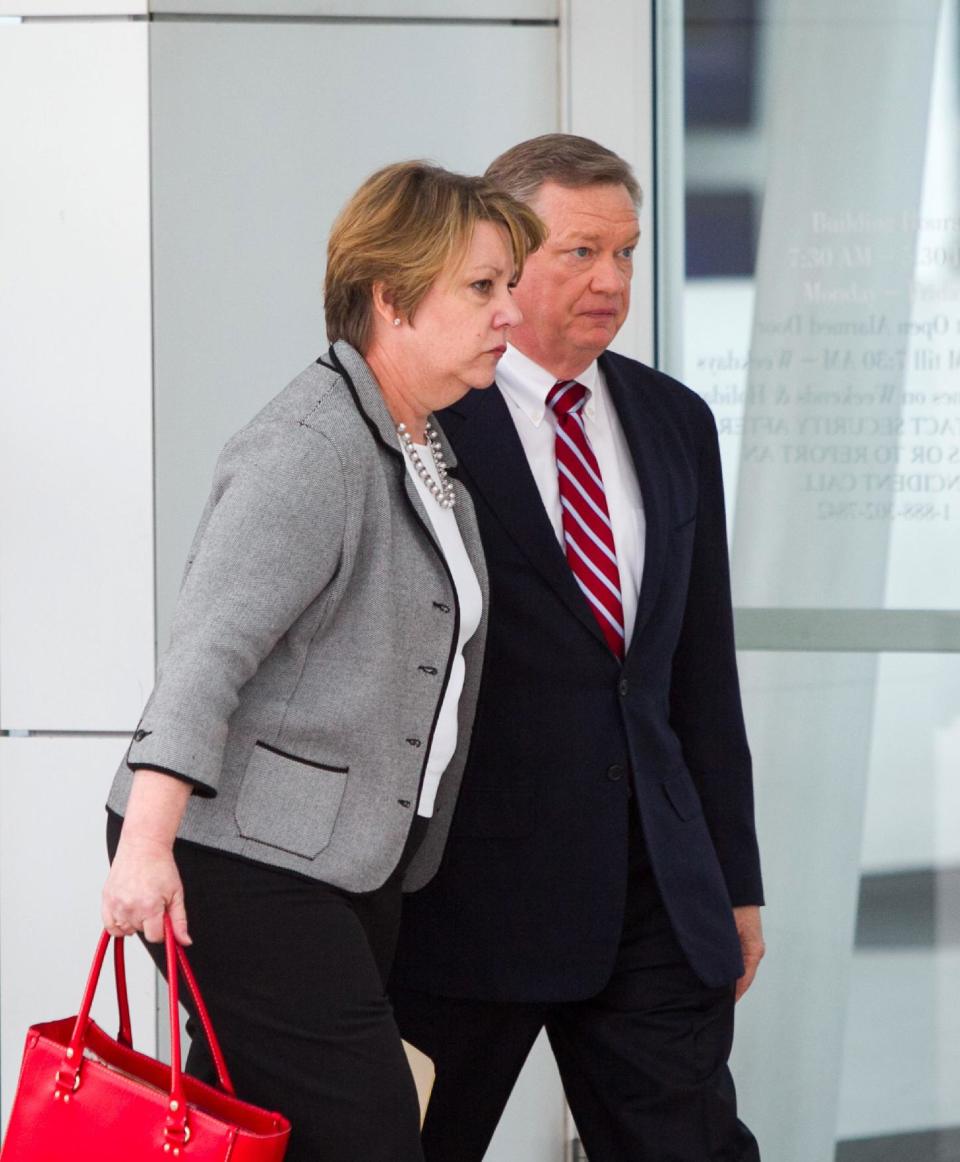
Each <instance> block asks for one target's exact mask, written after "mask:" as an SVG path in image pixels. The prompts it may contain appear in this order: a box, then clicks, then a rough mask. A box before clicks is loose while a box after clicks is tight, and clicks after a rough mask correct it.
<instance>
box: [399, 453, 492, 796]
mask: <svg viewBox="0 0 960 1162" xmlns="http://www.w3.org/2000/svg"><path fill="white" fill-rule="evenodd" d="M400 446H401V448H402V447H403V443H402V442H401V444H400ZM416 448H417V454H418V455H419V457H420V459H421V460H422V461H423V464H424V466H425V467H426V469H427V471H428V472H429V473H430V474H431V475H432V476H433V478H434V480H436V479H437V478H438V474H437V466H436V464H435V463H434V460H433V454H432V453H431V451H430V446H429V444H426V445H421V444H417V446H416ZM403 459H404V462H405V463H406V465H407V472H409V474H410V477H411V479H412V480H413V482H414V484H416V486H417V491H418V492H419V493H420V499H421V500H422V501H423V507H424V508H425V509H426V510H427V516H428V517H429V518H430V524H431V525H432V526H433V531H434V533H436V536H437V540H438V541H439V542H440V548H441V549H442V550H443V555H444V557H445V558H446V561H447V568H448V569H449V570H450V575H451V576H452V577H453V586H454V588H455V589H456V591H457V603H458V604H459V606H460V636H459V637H458V639H457V649H456V653H455V654H454V657H453V662H452V664H451V667H450V678H449V680H448V681H447V688H446V690H445V691H444V694H443V702H442V703H441V704H440V714H439V715H438V717H437V725H436V727H435V729H434V732H433V739H432V741H431V743H430V754H429V755H428V756H427V769H426V773H425V774H424V776H423V786H422V787H421V789H420V801H419V802H418V803H417V814H418V815H425V816H427V817H430V816H431V815H433V808H434V803H435V801H436V798H437V788H438V787H439V786H440V776H441V775H442V774H443V772H444V771H445V770H446V769H447V764H448V763H449V762H450V760H451V759H452V758H453V752H454V751H455V750H456V749H457V733H458V726H457V707H458V705H459V702H460V694H461V692H462V690H463V680H464V678H465V677H466V665H465V663H464V660H463V647H464V646H465V645H466V644H467V642H468V641H469V640H470V638H471V637H473V635H474V634H475V633H476V632H477V626H478V625H479V624H480V615H481V613H482V612H483V595H482V593H481V592H480V582H479V581H478V580H477V575H476V573H475V572H474V571H473V566H472V565H471V564H470V558H469V557H468V556H467V550H466V548H465V547H464V544H463V537H462V536H461V535H460V529H459V527H458V525H457V518H456V517H455V516H454V514H453V509H452V508H441V507H440V505H439V504H438V503H437V498H436V497H435V496H434V495H433V494H432V493H431V492H430V489H429V488H428V487H427V485H426V484H425V483H424V482H423V481H422V480H421V479H420V477H419V475H418V474H417V472H416V470H415V468H414V467H413V462H412V460H411V459H410V457H409V455H407V453H406V452H404V454H403Z"/></svg>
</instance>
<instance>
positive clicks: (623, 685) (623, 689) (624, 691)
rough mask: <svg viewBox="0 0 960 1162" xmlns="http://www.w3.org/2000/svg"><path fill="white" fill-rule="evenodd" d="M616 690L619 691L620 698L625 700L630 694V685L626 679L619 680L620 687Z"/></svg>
mask: <svg viewBox="0 0 960 1162" xmlns="http://www.w3.org/2000/svg"><path fill="white" fill-rule="evenodd" d="M617 689H618V690H619V691H620V697H621V698H626V696H627V695H628V694H629V693H630V683H629V682H628V681H627V679H626V678H621V679H620V685H619V686H618V687H617Z"/></svg>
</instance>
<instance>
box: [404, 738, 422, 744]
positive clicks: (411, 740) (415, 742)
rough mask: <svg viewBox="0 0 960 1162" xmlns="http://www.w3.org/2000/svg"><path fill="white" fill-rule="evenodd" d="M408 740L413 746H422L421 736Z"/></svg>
mask: <svg viewBox="0 0 960 1162" xmlns="http://www.w3.org/2000/svg"><path fill="white" fill-rule="evenodd" d="M407 742H408V743H410V745H411V746H421V745H422V744H421V742H420V739H419V738H408V739H407Z"/></svg>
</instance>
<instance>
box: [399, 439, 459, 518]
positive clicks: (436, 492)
mask: <svg viewBox="0 0 960 1162" xmlns="http://www.w3.org/2000/svg"><path fill="white" fill-rule="evenodd" d="M425 432H426V437H427V444H428V445H429V446H430V452H431V454H432V455H433V462H434V464H435V465H436V467H437V476H438V477H439V480H438V479H435V478H434V475H433V473H432V472H431V471H430V470H429V468H427V466H426V464H424V462H423V460H421V459H420V453H419V452H418V451H417V448H416V445H415V444H414V442H413V437H412V436H411V435H410V433H409V432H408V431H407V425H406V424H397V435H398V436H399V437H400V443H401V444H402V445H403V450H404V451H405V452H406V453H407V455H408V456H409V457H410V461H411V463H412V464H413V467H414V468H415V469H416V473H417V475H418V476H419V477H420V479H421V480H422V481H423V483H424V484H425V485H426V486H427V488H429V489H430V494H431V496H432V497H433V498H434V500H435V501H436V502H437V504H439V505H440V507H441V508H453V506H454V504H455V503H456V500H457V497H456V493H455V492H454V491H453V482H452V481H451V480H450V478H449V476H448V475H447V462H446V461H445V460H444V458H443V449H442V448H441V447H440V438H439V437H438V436H437V433H436V432H435V431H434V430H433V426H432V424H431V423H430V421H429V420H427V426H426V429H425Z"/></svg>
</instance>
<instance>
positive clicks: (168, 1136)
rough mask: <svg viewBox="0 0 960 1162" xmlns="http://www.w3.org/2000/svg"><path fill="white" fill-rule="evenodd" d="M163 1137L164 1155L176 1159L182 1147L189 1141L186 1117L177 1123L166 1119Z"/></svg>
mask: <svg viewBox="0 0 960 1162" xmlns="http://www.w3.org/2000/svg"><path fill="white" fill-rule="evenodd" d="M163 1137H164V1142H163V1150H164V1153H165V1154H172V1155H173V1156H174V1157H177V1156H178V1155H179V1153H180V1151H181V1150H182V1149H183V1147H184V1146H186V1144H187V1143H188V1142H189V1141H190V1127H189V1125H187V1119H186V1116H184V1117H183V1118H182V1119H181V1120H179V1121H174V1120H173V1119H172V1118H167V1122H166V1125H165V1126H164V1127H163Z"/></svg>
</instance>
